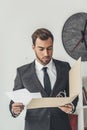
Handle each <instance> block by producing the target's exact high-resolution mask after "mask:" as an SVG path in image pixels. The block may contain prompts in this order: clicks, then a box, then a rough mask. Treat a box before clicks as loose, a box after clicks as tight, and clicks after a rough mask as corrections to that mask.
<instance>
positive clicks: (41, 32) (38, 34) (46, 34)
mask: <svg viewBox="0 0 87 130" xmlns="http://www.w3.org/2000/svg"><path fill="white" fill-rule="evenodd" d="M37 38H39V39H41V40H47V39H48V38H51V39H52V42H53V40H54V37H53V34H52V33H51V32H50V31H49V30H48V29H45V28H39V29H37V30H36V31H35V32H34V33H33V34H32V42H33V44H34V45H35V42H36V39H37Z"/></svg>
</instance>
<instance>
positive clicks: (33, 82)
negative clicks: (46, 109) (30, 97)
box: [25, 62, 47, 97]
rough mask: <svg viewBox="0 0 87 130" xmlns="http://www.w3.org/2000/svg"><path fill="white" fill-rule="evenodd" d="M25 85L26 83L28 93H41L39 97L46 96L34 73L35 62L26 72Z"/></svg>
mask: <svg viewBox="0 0 87 130" xmlns="http://www.w3.org/2000/svg"><path fill="white" fill-rule="evenodd" d="M25 80H27V81H25V83H27V85H26V86H27V89H28V90H29V91H30V92H41V95H42V96H43V97H44V96H47V94H46V92H45V91H44V88H43V86H42V84H41V83H40V81H39V79H38V77H37V75H36V71H35V62H33V63H32V64H31V67H30V68H29V69H28V70H27V75H26V76H25Z"/></svg>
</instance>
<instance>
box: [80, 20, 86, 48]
mask: <svg viewBox="0 0 87 130" xmlns="http://www.w3.org/2000/svg"><path fill="white" fill-rule="evenodd" d="M86 27H87V20H86V22H85V26H84V30H83V31H81V33H82V37H83V39H82V41H81V42H84V45H85V48H86V49H87V43H86V40H85V35H86Z"/></svg>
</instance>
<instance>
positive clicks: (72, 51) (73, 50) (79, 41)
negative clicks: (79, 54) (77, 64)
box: [71, 37, 83, 52]
mask: <svg viewBox="0 0 87 130" xmlns="http://www.w3.org/2000/svg"><path fill="white" fill-rule="evenodd" d="M82 39H83V37H82V38H81V39H80V40H79V41H78V42H77V44H76V46H75V47H74V48H73V49H72V50H71V52H73V51H74V50H75V49H76V48H77V46H78V45H79V44H80V42H81V41H82Z"/></svg>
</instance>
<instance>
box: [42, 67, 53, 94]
mask: <svg viewBox="0 0 87 130" xmlns="http://www.w3.org/2000/svg"><path fill="white" fill-rule="evenodd" d="M42 70H43V72H44V88H45V91H46V93H47V94H48V96H50V93H51V83H50V79H49V75H48V73H47V67H44V68H43V69H42Z"/></svg>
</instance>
